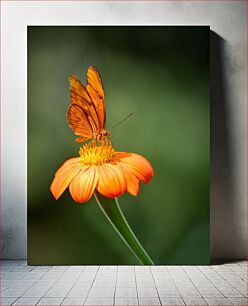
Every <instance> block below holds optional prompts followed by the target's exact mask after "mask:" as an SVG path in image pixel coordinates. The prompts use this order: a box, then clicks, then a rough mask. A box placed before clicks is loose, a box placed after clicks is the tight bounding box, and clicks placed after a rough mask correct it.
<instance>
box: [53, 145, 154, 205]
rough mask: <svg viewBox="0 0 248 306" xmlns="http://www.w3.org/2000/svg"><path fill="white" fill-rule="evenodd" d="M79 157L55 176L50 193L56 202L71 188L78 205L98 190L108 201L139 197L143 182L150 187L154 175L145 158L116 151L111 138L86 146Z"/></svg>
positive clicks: (73, 159) (64, 165)
mask: <svg viewBox="0 0 248 306" xmlns="http://www.w3.org/2000/svg"><path fill="white" fill-rule="evenodd" d="M79 155H80V157H75V158H70V159H68V160H67V161H66V162H65V163H64V164H63V165H62V166H61V167H60V168H59V169H58V171H57V172H56V173H55V177H54V180H53V182H52V184H51V187H50V190H51V192H52V194H53V196H54V197H55V199H56V200H57V199H58V198H59V197H60V196H61V194H62V193H63V192H64V191H65V189H66V188H67V187H69V190H70V193H71V196H72V198H73V199H74V201H75V202H77V203H85V202H87V201H88V200H89V199H90V198H91V196H92V194H93V193H94V191H95V189H97V191H98V192H99V193H101V194H102V195H104V196H106V197H108V198H116V197H119V196H121V195H122V194H123V193H125V192H129V193H130V194H132V195H134V196H137V195H138V193H139V181H140V180H141V181H142V182H144V183H145V184H146V183H148V182H149V181H150V180H151V178H152V176H153V175H154V172H153V169H152V167H151V165H150V163H149V162H148V161H147V160H146V159H145V158H144V157H142V156H141V155H138V154H135V153H126V152H116V151H115V150H114V149H113V147H112V142H111V141H110V140H108V139H107V140H101V141H99V142H96V141H94V140H93V141H92V142H90V143H87V144H85V145H83V146H82V147H81V148H80V151H79Z"/></svg>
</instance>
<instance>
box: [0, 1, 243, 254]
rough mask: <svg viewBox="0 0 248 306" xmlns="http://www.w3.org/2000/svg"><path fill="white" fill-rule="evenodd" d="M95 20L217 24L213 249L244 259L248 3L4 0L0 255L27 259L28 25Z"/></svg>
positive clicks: (214, 27)
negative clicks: (33, 0) (247, 26)
mask: <svg viewBox="0 0 248 306" xmlns="http://www.w3.org/2000/svg"><path fill="white" fill-rule="evenodd" d="M97 23H98V24H141V25H143V24H164V25H210V26H211V30H212V34H211V74H212V93H211V95H212V105H211V114H212V119H211V121H212V122H211V153H212V154H211V155H212V157H211V159H212V160H211V161H212V166H211V171H212V183H211V254H212V258H215V259H235V258H245V257H246V232H247V231H246V216H247V213H246V147H247V143H246V141H247V139H246V102H247V92H246V3H245V1H226V2H224V1H215V2H214V1H204V2H202V1H199V2H196V1H192V2H190V1H187V2H185V1H182V2H180V1H176V2H174V1H165V2H148V3H141V2H135V3H132V4H131V3H130V2H127V3H124V2H121V3H115V2H110V3H101V2H95V3H89V2H74V3H72V2H59V3H46V2H38V1H37V2H36V3H29V2H18V3H17V2H8V1H4V2H3V3H2V114H1V116H2V118H1V119H2V156H1V158H2V167H1V171H2V182H1V184H2V186H1V187H2V192H1V197H2V199H1V200H2V202H1V203H2V205H1V228H2V230H3V236H2V239H1V242H2V244H3V245H2V246H3V248H2V249H3V254H2V257H3V258H6V259H7V258H8V259H18V258H26V244H27V235H26V232H27V216H26V213H27V202H26V200H27V199H26V190H27V185H26V179H27V177H26V176H27V171H26V165H27V158H26V153H27V149H26V145H27V137H26V133H27V123H26V120H27V93H26V86H27V84H26V75H27V70H26V64H27V60H26V51H27V50H26V39H27V38H26V26H27V25H35V24H38V25H42V24H44V25H45V24H48V25H52V24H54V25H59V24H60V25H66V24H77V25H80V24H81V25H82V24H84V25H87V24H97Z"/></svg>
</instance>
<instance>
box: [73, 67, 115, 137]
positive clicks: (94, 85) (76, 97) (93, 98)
mask: <svg viewBox="0 0 248 306" xmlns="http://www.w3.org/2000/svg"><path fill="white" fill-rule="evenodd" d="M69 80H70V107H69V110H68V113H67V119H68V122H69V126H70V128H71V129H72V130H73V131H74V133H75V135H77V136H79V137H78V138H77V139H76V140H75V141H77V142H84V141H86V140H88V139H92V138H93V139H95V140H97V141H99V140H101V139H104V138H107V137H109V136H110V132H109V131H108V130H107V129H106V109H105V101H104V91H103V86H102V80H101V76H100V73H99V72H98V70H97V68H96V67H95V66H90V68H89V69H88V72H87V86H86V88H85V87H84V85H83V84H82V82H81V81H80V80H79V79H78V78H77V77H76V76H74V75H73V76H71V77H70V79H69Z"/></svg>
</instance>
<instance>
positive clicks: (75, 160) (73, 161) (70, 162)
mask: <svg viewBox="0 0 248 306" xmlns="http://www.w3.org/2000/svg"><path fill="white" fill-rule="evenodd" d="M79 162H80V157H73V158H70V159H68V160H67V161H65V162H64V163H63V165H62V166H60V167H59V169H58V170H57V172H56V173H55V175H58V174H59V173H60V172H61V171H62V170H64V169H67V168H71V167H74V166H75V165H77V164H78V163H79Z"/></svg>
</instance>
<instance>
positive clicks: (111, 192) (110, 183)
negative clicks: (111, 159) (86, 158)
mask: <svg viewBox="0 0 248 306" xmlns="http://www.w3.org/2000/svg"><path fill="white" fill-rule="evenodd" d="M126 189H127V184H126V179H125V176H124V174H123V171H122V169H121V167H120V165H119V164H104V165H102V166H100V167H99V182H98V185H97V190H98V191H99V192H100V193H101V194H102V195H104V196H106V197H108V198H116V197H119V196H120V195H122V194H123V193H124V192H125V191H126Z"/></svg>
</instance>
